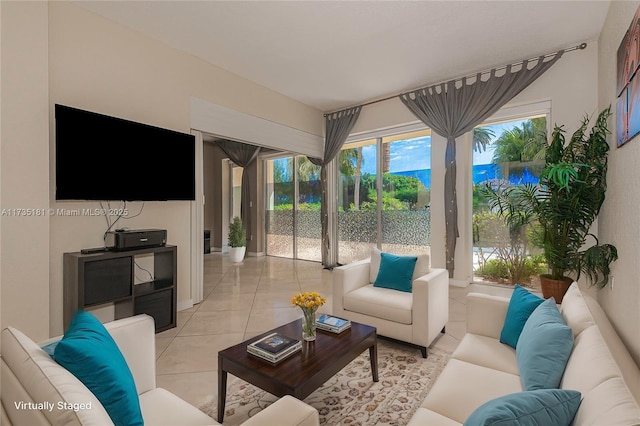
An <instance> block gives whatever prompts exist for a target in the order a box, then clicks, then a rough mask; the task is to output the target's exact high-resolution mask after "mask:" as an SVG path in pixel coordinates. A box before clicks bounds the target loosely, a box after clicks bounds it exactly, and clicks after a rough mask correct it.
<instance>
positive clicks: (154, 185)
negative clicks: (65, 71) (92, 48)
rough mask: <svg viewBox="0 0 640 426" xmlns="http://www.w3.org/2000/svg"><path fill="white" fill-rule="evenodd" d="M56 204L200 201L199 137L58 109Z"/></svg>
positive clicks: (68, 108)
mask: <svg viewBox="0 0 640 426" xmlns="http://www.w3.org/2000/svg"><path fill="white" fill-rule="evenodd" d="M55 118H56V200H97V201H118V200H122V201H166V200H195V137H194V136H193V135H190V134H187V133H180V132H176V131H172V130H167V129H162V128H159V127H154V126H150V125H146V124H141V123H136V122H133V121H129V120H124V119H121V118H115V117H110V116H107V115H102V114H98V113H95V112H90V111H84V110H81V109H77V108H72V107H69V106H64V105H58V104H56V106H55Z"/></svg>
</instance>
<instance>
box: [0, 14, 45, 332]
mask: <svg viewBox="0 0 640 426" xmlns="http://www.w3.org/2000/svg"><path fill="white" fill-rule="evenodd" d="M1 7H2V21H1V25H0V26H1V34H2V36H1V41H2V45H1V50H2V65H1V68H2V71H1V72H2V86H1V88H0V93H1V98H0V99H1V121H2V130H1V132H2V133H1V136H0V161H1V163H0V182H1V183H2V186H1V188H0V207H1V208H2V209H8V210H7V211H5V214H3V215H2V216H1V217H0V230H1V233H2V239H1V240H0V250H1V253H2V257H1V260H0V271H1V275H0V283H1V288H0V292H1V293H2V306H1V311H2V313H1V317H0V324H1V326H0V328H1V327H6V326H8V325H13V326H15V327H18V328H20V329H21V330H23V331H24V332H25V333H26V334H28V335H29V336H31V337H32V338H34V339H35V340H38V339H43V338H46V337H48V336H49V324H48V317H49V218H48V217H47V215H46V213H45V214H42V215H39V216H23V215H22V214H24V213H25V212H26V211H22V212H21V213H20V214H21V215H20V216H15V215H14V214H17V213H12V210H11V209H42V210H40V213H43V212H46V210H47V209H48V207H49V183H48V182H49V144H48V141H49V104H48V102H49V88H48V86H49V78H48V59H47V49H48V44H47V31H48V16H47V15H48V4H47V3H46V2H24V3H22V2H2V6H1Z"/></svg>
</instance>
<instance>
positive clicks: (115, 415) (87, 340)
mask: <svg viewBox="0 0 640 426" xmlns="http://www.w3.org/2000/svg"><path fill="white" fill-rule="evenodd" d="M53 357H54V359H55V360H56V362H57V363H58V364H60V365H62V366H63V367H64V368H66V369H67V370H68V371H70V372H71V373H72V374H73V375H74V376H76V377H77V378H78V380H80V381H81V382H82V383H83V384H84V385H85V386H86V387H87V388H89V390H90V391H91V392H93V394H94V395H95V396H96V398H98V401H100V403H101V404H102V406H103V407H104V409H105V410H106V411H107V413H109V416H110V417H111V420H112V421H113V423H114V424H115V425H116V426H118V425H127V426H137V425H140V426H142V425H143V421H142V412H141V410H140V401H139V399H138V392H137V390H136V385H135V382H134V379H133V375H132V374H131V371H130V370H129V366H128V365H127V362H126V360H125V359H124V356H122V353H121V352H120V349H118V346H117V345H116V342H114V340H113V338H112V337H111V335H110V334H109V332H108V331H107V329H106V328H104V326H103V325H102V323H101V322H100V321H98V319H97V318H96V317H95V316H93V315H92V314H90V313H89V312H83V311H80V312H78V313H76V315H75V316H74V317H73V318H72V320H71V324H70V325H69V329H68V330H67V332H66V333H65V334H64V337H63V338H62V340H60V342H59V343H58V345H57V346H56V347H55V351H54V354H53Z"/></svg>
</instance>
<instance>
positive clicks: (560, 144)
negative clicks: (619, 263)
mask: <svg viewBox="0 0 640 426" xmlns="http://www.w3.org/2000/svg"><path fill="white" fill-rule="evenodd" d="M610 116H611V108H610V107H609V108H606V109H605V110H603V111H602V112H601V113H600V114H599V115H598V117H597V119H596V121H595V123H594V125H593V127H592V128H591V130H590V131H588V127H589V121H590V120H589V118H588V117H585V118H584V119H583V120H582V122H581V125H580V127H579V128H578V130H576V131H575V132H574V133H573V135H572V136H571V138H570V139H569V141H568V142H567V141H566V140H565V136H564V132H565V131H564V129H563V127H562V126H555V128H554V130H553V133H552V138H551V142H550V144H549V146H548V147H547V150H546V154H545V160H546V165H545V168H544V170H543V172H542V174H541V176H540V182H539V184H538V185H533V184H525V185H520V186H513V187H509V188H508V189H506V190H504V191H502V192H500V193H499V192H493V193H492V194H491V205H492V206H493V207H494V208H497V210H498V212H500V213H501V214H502V215H503V216H504V217H505V220H506V222H507V224H508V225H509V226H510V227H513V226H518V225H522V224H524V223H531V222H532V221H537V222H538V223H539V224H540V227H539V229H540V230H541V233H542V235H541V236H540V237H541V238H540V239H541V243H542V248H543V251H544V257H545V260H546V262H547V266H548V269H549V272H550V273H549V274H544V275H541V276H540V279H541V286H542V293H543V296H544V297H545V298H549V297H552V296H553V297H554V298H555V300H556V302H558V303H560V302H561V301H562V298H563V297H564V293H565V292H566V291H567V289H568V288H569V285H571V282H573V281H574V280H577V279H579V278H580V276H581V274H585V275H586V277H587V279H588V281H589V283H590V284H591V285H596V286H597V287H600V288H602V287H604V286H606V284H607V282H608V281H609V274H610V272H611V270H610V265H611V263H612V262H614V261H615V260H616V259H617V258H618V252H617V249H616V248H615V247H614V246H613V245H611V244H600V242H599V241H598V239H597V237H596V236H595V235H593V234H592V233H590V228H591V225H592V224H593V222H594V221H595V219H596V217H597V216H598V213H599V212H600V207H601V206H602V203H603V202H604V198H605V191H606V189H607V183H606V175H607V155H608V152H609V144H608V143H607V141H606V137H607V134H609V133H610V132H609V130H608V128H607V119H608V118H609V117H610ZM591 240H592V241H593V242H594V244H593V245H590V246H588V247H586V248H585V246H586V244H587V243H588V242H591Z"/></svg>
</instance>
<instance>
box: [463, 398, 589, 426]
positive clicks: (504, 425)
mask: <svg viewBox="0 0 640 426" xmlns="http://www.w3.org/2000/svg"><path fill="white" fill-rule="evenodd" d="M580 398H581V394H580V392H578V391H575V390H566V389H541V390H535V391H529V392H518V393H512V394H509V395H505V396H501V397H499V398H496V399H492V400H491V401H489V402H486V403H484V404H482V405H481V406H480V407H478V408H477V409H476V410H475V411H474V412H473V413H471V415H470V416H469V418H468V419H467V420H466V421H465V422H464V426H490V425H495V426H498V425H500V426H519V425H553V426H568V425H570V424H571V422H572V421H573V418H574V417H575V415H576V412H577V411H578V408H579V407H580V402H581V399H580Z"/></svg>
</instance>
